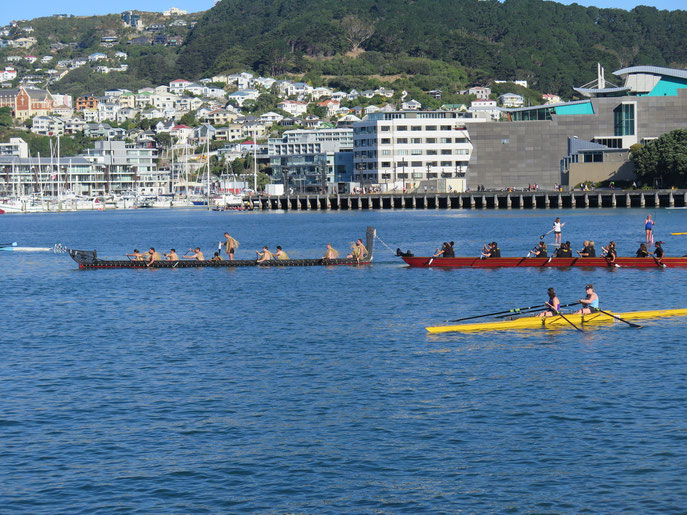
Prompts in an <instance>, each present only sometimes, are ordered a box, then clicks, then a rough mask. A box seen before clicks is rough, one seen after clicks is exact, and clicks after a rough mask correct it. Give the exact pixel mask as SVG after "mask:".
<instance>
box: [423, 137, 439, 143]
mask: <svg viewBox="0 0 687 515" xmlns="http://www.w3.org/2000/svg"><path fill="white" fill-rule="evenodd" d="M436 142H437V139H436V138H427V139H426V140H425V143H436Z"/></svg>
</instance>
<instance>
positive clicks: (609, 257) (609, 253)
mask: <svg viewBox="0 0 687 515" xmlns="http://www.w3.org/2000/svg"><path fill="white" fill-rule="evenodd" d="M601 250H602V251H603V252H604V257H605V258H606V261H607V262H608V264H609V265H614V264H615V258H616V257H617V256H618V252H617V250H616V248H615V242H614V241H611V242H610V243H609V244H608V246H607V247H601Z"/></svg>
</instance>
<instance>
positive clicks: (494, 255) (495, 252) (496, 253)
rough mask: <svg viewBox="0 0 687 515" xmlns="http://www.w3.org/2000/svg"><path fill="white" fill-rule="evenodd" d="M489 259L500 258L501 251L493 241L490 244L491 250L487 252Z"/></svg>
mask: <svg viewBox="0 0 687 515" xmlns="http://www.w3.org/2000/svg"><path fill="white" fill-rule="evenodd" d="M489 257H490V258H500V257H501V249H500V248H499V244H498V243H496V242H495V241H492V242H491V250H490V251H489Z"/></svg>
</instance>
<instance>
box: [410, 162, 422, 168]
mask: <svg viewBox="0 0 687 515" xmlns="http://www.w3.org/2000/svg"><path fill="white" fill-rule="evenodd" d="M410 166H412V167H414V168H419V167H421V166H422V161H411V162H410Z"/></svg>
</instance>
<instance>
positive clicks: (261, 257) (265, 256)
mask: <svg viewBox="0 0 687 515" xmlns="http://www.w3.org/2000/svg"><path fill="white" fill-rule="evenodd" d="M255 253H256V254H257V255H258V261H257V262H258V263H262V262H263V261H269V260H270V259H274V254H272V253H271V252H270V251H269V249H268V248H267V245H265V246H264V247H263V248H262V252H260V251H259V250H256V251H255Z"/></svg>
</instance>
